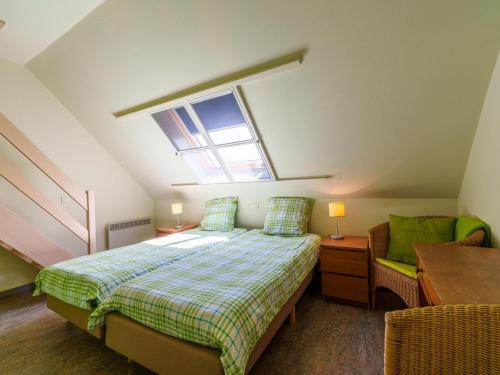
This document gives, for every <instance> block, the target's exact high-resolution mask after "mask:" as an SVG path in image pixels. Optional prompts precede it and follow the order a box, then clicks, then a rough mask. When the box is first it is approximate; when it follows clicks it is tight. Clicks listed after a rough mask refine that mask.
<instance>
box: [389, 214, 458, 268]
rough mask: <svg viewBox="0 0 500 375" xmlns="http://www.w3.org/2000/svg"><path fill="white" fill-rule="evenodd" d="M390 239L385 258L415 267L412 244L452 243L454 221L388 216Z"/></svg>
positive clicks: (448, 219) (451, 219)
mask: <svg viewBox="0 0 500 375" xmlns="http://www.w3.org/2000/svg"><path fill="white" fill-rule="evenodd" d="M389 225H390V238H389V249H388V251H387V255H386V258H387V259H391V260H395V261H397V262H403V263H407V264H412V265H415V264H416V261H417V256H416V254H415V249H413V246H412V243H413V242H421V243H444V242H449V241H453V237H454V234H455V219H454V218H452V217H450V218H418V217H403V216H396V215H389Z"/></svg>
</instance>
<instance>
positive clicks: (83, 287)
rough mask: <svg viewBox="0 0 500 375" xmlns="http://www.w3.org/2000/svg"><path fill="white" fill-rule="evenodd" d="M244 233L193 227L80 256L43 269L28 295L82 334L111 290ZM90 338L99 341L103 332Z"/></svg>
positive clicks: (94, 332)
mask: <svg viewBox="0 0 500 375" xmlns="http://www.w3.org/2000/svg"><path fill="white" fill-rule="evenodd" d="M244 232H246V229H242V228H236V229H234V230H232V231H230V232H215V231H203V230H201V229H199V228H196V229H191V230H188V231H185V232H182V233H176V234H173V235H170V236H166V237H160V238H156V239H152V240H148V241H144V242H140V243H138V244H134V245H130V246H125V247H121V248H117V249H113V250H108V251H102V252H99V253H96V254H92V255H87V256H82V257H79V258H75V259H71V260H68V261H64V262H61V263H57V264H54V265H52V266H49V267H46V268H44V269H43V270H42V271H40V273H39V274H38V276H37V277H36V280H35V285H36V289H35V292H34V295H35V296H36V295H40V294H41V293H46V294H47V307H49V308H50V309H52V310H53V311H55V312H56V313H58V314H59V315H61V316H63V317H64V318H66V319H67V320H69V321H71V322H72V323H74V324H75V325H77V326H78V327H80V328H83V329H86V327H87V320H88V317H89V315H90V313H91V311H92V310H93V309H94V308H95V307H97V306H98V305H99V304H100V303H101V302H102V301H103V300H104V299H105V298H106V297H107V296H108V295H109V294H110V293H111V292H112V291H113V290H114V289H115V288H116V287H118V286H120V285H121V284H123V283H125V282H127V281H129V280H132V279H134V278H136V277H139V276H141V275H144V274H146V273H148V272H152V271H154V270H157V269H159V268H161V267H165V266H168V265H169V264H172V263H175V262H177V261H179V260H181V259H184V258H189V257H191V256H194V255H195V254H198V253H200V252H203V251H206V250H207V249H209V248H211V247H212V246H216V245H217V244H218V243H221V242H227V241H229V240H231V239H233V238H236V237H237V236H240V235H242V234H243V233H244ZM90 333H91V334H92V335H94V336H95V337H97V338H103V337H104V328H103V327H98V328H96V329H94V330H91V331H90Z"/></svg>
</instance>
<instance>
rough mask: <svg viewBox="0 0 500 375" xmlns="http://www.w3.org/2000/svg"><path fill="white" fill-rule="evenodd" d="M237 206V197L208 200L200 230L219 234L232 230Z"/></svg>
mask: <svg viewBox="0 0 500 375" xmlns="http://www.w3.org/2000/svg"><path fill="white" fill-rule="evenodd" d="M237 206H238V197H226V198H217V199H212V200H209V201H208V202H207V204H206V209H205V217H204V218H203V220H202V221H201V223H200V228H201V229H203V230H216V231H221V232H229V231H231V230H233V229H234V219H235V216H236V208H237Z"/></svg>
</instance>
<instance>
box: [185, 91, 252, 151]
mask: <svg viewBox="0 0 500 375" xmlns="http://www.w3.org/2000/svg"><path fill="white" fill-rule="evenodd" d="M192 106H193V108H194V110H195V112H196V114H197V115H198V117H199V119H200V121H201V123H202V124H203V126H204V128H205V130H206V131H207V133H208V134H209V135H210V138H212V141H213V142H214V144H216V145H221V144H224V143H230V142H238V141H246V140H250V139H252V138H253V137H252V134H251V133H250V130H249V129H248V126H247V124H246V121H245V117H244V116H243V113H242V112H241V109H240V106H239V105H238V102H237V101H236V98H235V97H234V94H233V93H229V94H224V95H220V96H217V97H215V98H211V99H207V100H203V101H201V102H197V103H192Z"/></svg>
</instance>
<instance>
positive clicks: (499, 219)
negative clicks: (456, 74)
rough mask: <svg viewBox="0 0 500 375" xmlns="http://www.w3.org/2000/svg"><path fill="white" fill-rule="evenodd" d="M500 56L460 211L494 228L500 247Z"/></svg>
mask: <svg viewBox="0 0 500 375" xmlns="http://www.w3.org/2000/svg"><path fill="white" fill-rule="evenodd" d="M499 161H500V54H499V57H498V59H497V64H496V67H495V70H494V71H493V75H492V77H491V81H490V86H489V89H488V93H487V95H486V99H485V101H484V105H483V110H482V112H481V117H480V120H479V125H478V127H477V130H476V135H475V137H474V142H473V144H472V149H471V152H470V156H469V161H468V163H467V168H466V171H465V175H464V179H463V182H462V189H461V190H460V196H459V209H460V211H461V212H464V213H467V214H471V215H476V216H478V217H480V218H481V219H483V220H484V221H486V222H487V223H489V224H490V225H491V229H492V234H493V246H494V247H500V167H499Z"/></svg>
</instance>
